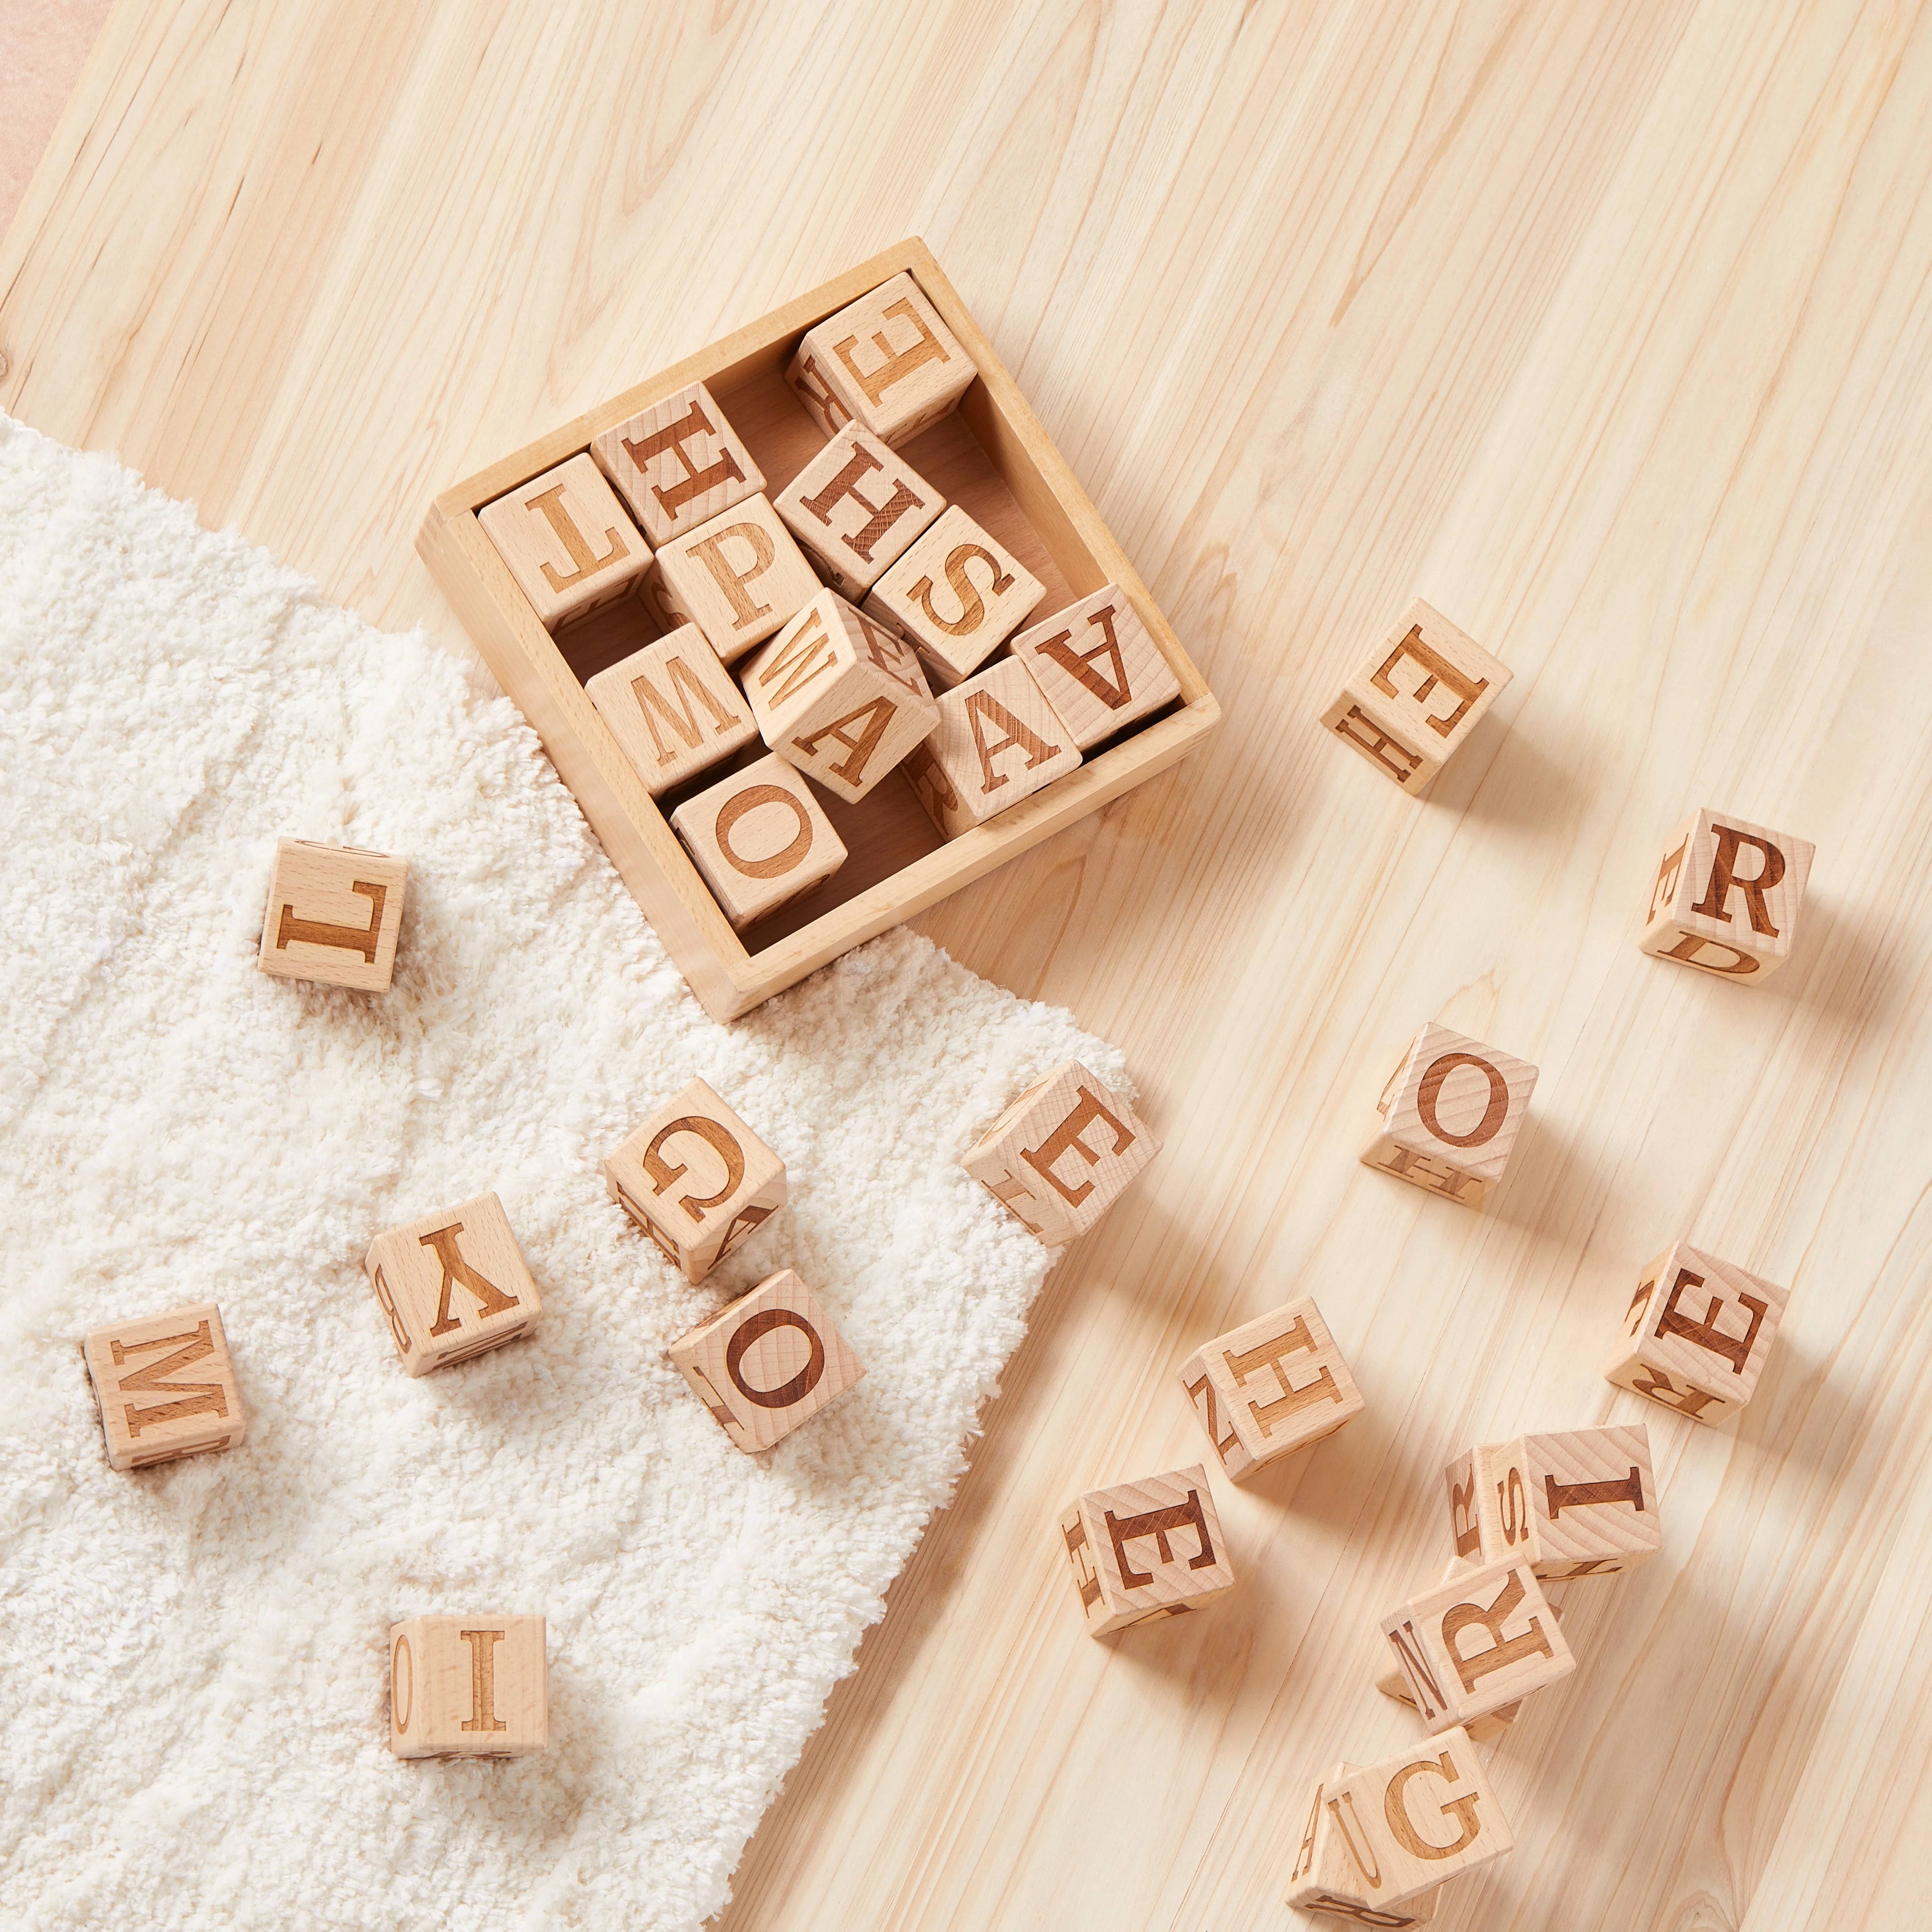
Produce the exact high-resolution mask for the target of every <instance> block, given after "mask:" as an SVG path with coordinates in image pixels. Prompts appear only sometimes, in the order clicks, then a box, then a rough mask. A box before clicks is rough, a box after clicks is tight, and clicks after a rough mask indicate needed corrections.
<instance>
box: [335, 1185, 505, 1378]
mask: <svg viewBox="0 0 1932 1932" xmlns="http://www.w3.org/2000/svg"><path fill="white" fill-rule="evenodd" d="M362 1267H363V1270H364V1272H365V1274H368V1277H369V1286H371V1288H372V1289H374V1291H375V1294H376V1301H377V1305H378V1306H379V1307H380V1308H381V1310H382V1311H383V1319H384V1320H385V1321H386V1322H388V1324H389V1339H390V1340H391V1341H392V1342H393V1343H395V1349H396V1353H397V1354H398V1355H400V1356H401V1358H402V1362H403V1367H404V1368H405V1369H407V1370H408V1371H409V1373H410V1374H411V1375H413V1376H426V1375H428V1373H430V1371H431V1370H432V1369H446V1368H448V1367H450V1366H451V1365H452V1364H453V1363H456V1362H466V1361H469V1358H471V1357H472V1355H482V1354H484V1353H485V1352H487V1351H488V1350H490V1349H499V1348H501V1347H502V1346H503V1344H504V1343H505V1342H514V1341H515V1340H517V1338H518V1337H520V1336H523V1335H527V1334H529V1331H530V1329H531V1328H532V1325H534V1323H535V1321H536V1319H537V1318H538V1316H540V1315H541V1314H542V1313H543V1302H542V1300H541V1298H540V1297H539V1296H538V1293H537V1286H536V1283H535V1282H533V1281H532V1280H531V1279H530V1273H529V1269H528V1268H526V1267H525V1266H524V1265H523V1250H521V1249H520V1248H519V1247H517V1238H516V1236H515V1235H514V1234H513V1233H511V1230H510V1217H508V1215H507V1214H505V1213H504V1212H503V1204H502V1202H500V1201H499V1200H498V1199H497V1198H496V1196H495V1195H493V1194H479V1195H478V1196H477V1197H476V1199H475V1200H473V1201H466V1202H463V1203H462V1205H460V1207H455V1208H446V1209H444V1210H443V1211H442V1212H441V1213H440V1214H425V1215H424V1216H423V1217H422V1219H421V1220H416V1221H410V1222H407V1223H404V1226H401V1227H400V1228H388V1229H384V1230H383V1232H382V1233H381V1234H380V1235H377V1237H376V1238H375V1239H374V1241H371V1243H370V1244H369V1251H368V1253H367V1254H366V1255H365V1256H363V1258H362Z"/></svg>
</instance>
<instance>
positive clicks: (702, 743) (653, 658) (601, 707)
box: [583, 624, 758, 798]
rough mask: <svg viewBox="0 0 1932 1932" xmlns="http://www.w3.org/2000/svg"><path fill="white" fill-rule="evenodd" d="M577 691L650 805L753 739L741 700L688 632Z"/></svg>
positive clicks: (695, 632) (696, 633)
mask: <svg viewBox="0 0 1932 1932" xmlns="http://www.w3.org/2000/svg"><path fill="white" fill-rule="evenodd" d="M583 688H584V689H585V690H586V691H588V692H589V694H590V701H591V703H593V704H594V705H595V706H596V707H597V709H598V712H599V713H600V714H601V716H602V718H603V719H604V723H605V724H607V725H609V726H610V732H611V735H612V736H613V737H614V738H615V739H616V740H617V742H618V743H619V745H622V747H623V748H624V754H625V757H628V759H629V760H630V761H631V763H632V764H634V766H636V767H637V775H638V776H639V777H640V778H642V779H643V781H644V788H645V790H647V791H648V792H649V793H650V795H651V796H652V797H653V798H661V796H663V795H664V793H666V792H667V791H669V790H671V789H672V787H674V786H676V785H680V784H683V782H684V781H685V779H687V778H694V777H695V776H696V775H697V773H698V772H701V771H703V770H704V769H706V766H710V765H715V764H718V763H721V761H722V760H724V759H726V758H728V757H730V755H731V754H732V753H733V752H734V751H742V749H743V748H744V747H745V745H748V744H750V743H751V741H752V740H753V739H754V738H756V737H757V735H758V727H757V722H756V721H755V720H754V718H752V715H751V707H750V706H748V704H746V703H745V698H744V694H743V693H742V691H739V688H738V687H737V685H736V684H735V683H734V682H733V681H732V678H731V674H730V672H728V671H727V670H726V669H725V668H724V666H723V665H722V664H720V663H719V662H718V653H717V652H715V651H714V650H713V649H712V648H711V646H710V645H709V643H707V642H706V640H705V636H704V633H703V631H700V629H699V628H697V625H695V624H684V625H679V628H677V629H676V630H675V631H673V632H672V633H671V634H670V636H669V637H660V638H658V640H657V641H656V642H655V643H649V644H646V646H644V647H643V649H642V650H640V651H633V652H631V655H629V656H628V657H627V658H624V659H622V661H620V662H619V663H616V664H612V665H610V667H609V668H608V669H607V670H600V671H599V672H598V673H597V674H596V676H595V677H593V678H592V679H590V680H589V682H587V683H586V685H584V687H583Z"/></svg>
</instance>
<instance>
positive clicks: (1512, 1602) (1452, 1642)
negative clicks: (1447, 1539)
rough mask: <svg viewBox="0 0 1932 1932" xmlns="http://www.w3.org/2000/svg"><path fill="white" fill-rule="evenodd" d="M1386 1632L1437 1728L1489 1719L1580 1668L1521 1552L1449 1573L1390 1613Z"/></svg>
mask: <svg viewBox="0 0 1932 1932" xmlns="http://www.w3.org/2000/svg"><path fill="white" fill-rule="evenodd" d="M1382 1636H1383V1637H1384V1639H1385V1640H1386V1641H1387V1643H1388V1647H1389V1649H1390V1651H1391V1652H1392V1653H1393V1656H1394V1662H1395V1664H1396V1665H1397V1667H1398V1668H1399V1669H1400V1670H1401V1671H1402V1673H1403V1676H1405V1677H1406V1679H1408V1682H1409V1689H1410V1692H1411V1694H1412V1697H1413V1700H1414V1702H1415V1708H1416V1709H1417V1711H1418V1712H1419V1713H1420V1714H1421V1718H1422V1721H1423V1723H1424V1724H1426V1725H1427V1727H1429V1729H1430V1730H1432V1731H1442V1730H1448V1729H1449V1728H1450V1727H1451V1726H1454V1725H1457V1724H1469V1723H1471V1722H1472V1721H1474V1720H1475V1719H1476V1718H1483V1717H1487V1716H1488V1715H1490V1713H1491V1712H1494V1711H1499V1710H1501V1709H1502V1708H1503V1706H1505V1705H1506V1704H1513V1703H1515V1702H1516V1701H1517V1700H1518V1699H1519V1698H1522V1697H1527V1696H1528V1695H1529V1694H1530V1693H1531V1692H1532V1691H1540V1690H1543V1689H1544V1688H1547V1686H1549V1685H1552V1684H1554V1683H1556V1682H1558V1681H1559V1679H1562V1678H1565V1677H1567V1676H1569V1674H1570V1673H1571V1671H1572V1670H1574V1669H1575V1668H1576V1667H1577V1661H1576V1658H1574V1656H1573V1655H1571V1649H1570V1646H1569V1645H1568V1643H1566V1642H1565V1640H1564V1636H1563V1633H1562V1631H1561V1630H1560V1629H1559V1628H1558V1627H1557V1622H1556V1618H1555V1616H1553V1615H1552V1613H1551V1612H1550V1604H1549V1601H1548V1600H1547V1598H1545V1597H1544V1594H1543V1586H1542V1585H1541V1583H1538V1580H1537V1578H1536V1574H1535V1571H1532V1569H1531V1568H1530V1567H1529V1564H1528V1562H1526V1561H1525V1560H1524V1559H1522V1558H1520V1557H1516V1558H1512V1559H1509V1560H1508V1561H1506V1562H1502V1563H1492V1564H1488V1565H1485V1566H1484V1567H1483V1568H1481V1569H1477V1570H1466V1571H1452V1572H1451V1574H1450V1576H1449V1577H1448V1580H1446V1581H1445V1582H1444V1583H1441V1584H1439V1585H1438V1586H1436V1589H1433V1590H1430V1591H1427V1592H1424V1594H1423V1595H1421V1596H1419V1597H1415V1598H1412V1599H1411V1600H1410V1601H1409V1602H1408V1603H1406V1604H1398V1605H1397V1607H1396V1608H1395V1609H1394V1610H1391V1611H1390V1612H1389V1613H1388V1615H1387V1616H1385V1617H1384V1618H1383V1619H1382Z"/></svg>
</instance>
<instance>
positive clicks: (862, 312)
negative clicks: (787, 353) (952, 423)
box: [785, 273, 980, 447]
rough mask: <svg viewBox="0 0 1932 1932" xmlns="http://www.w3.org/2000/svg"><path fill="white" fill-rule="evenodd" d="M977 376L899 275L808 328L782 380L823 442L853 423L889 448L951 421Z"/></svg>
mask: <svg viewBox="0 0 1932 1932" xmlns="http://www.w3.org/2000/svg"><path fill="white" fill-rule="evenodd" d="M979 373H980V372H979V371H978V370H977V369H976V368H974V365H973V363H972V361H971V358H970V357H969V356H968V355H967V353H966V352H965V350H964V349H962V347H960V345H959V339H958V338H956V336H955V335H953V332H952V331H951V330H950V329H948V328H947V326H946V325H945V323H943V322H942V321H941V320H940V319H939V313H938V311H937V310H936V309H935V308H934V307H933V306H932V303H930V302H928V301H927V300H926V296H925V294H924V292H923V291H922V290H921V289H920V287H919V284H917V283H916V281H913V278H912V277H911V276H910V275H907V274H904V273H901V274H899V275H895V276H893V277H892V279H891V280H890V281H886V282H882V283H880V285H879V286H878V287H877V288H875V289H873V290H869V291H868V293H865V294H864V295H862V296H860V297H859V299H858V300H857V301H856V302H852V303H849V304H848V305H847V306H846V307H845V308H841V310H840V311H838V314H836V315H832V316H828V317H826V319H825V320H824V321H823V322H821V323H817V325H816V326H814V327H813V328H811V329H808V330H807V331H806V332H805V335H804V338H803V339H802V341H800V342H799V346H798V350H797V353H796V354H795V355H794V356H793V358H792V360H791V364H790V367H789V368H787V370H786V371H785V380H786V381H787V383H790V386H791V388H792V392H793V394H794V395H796V397H797V398H798V399H799V402H800V404H802V405H803V407H804V409H805V413H806V414H807V415H808V416H810V417H811V419H812V421H813V422H814V423H816V424H817V425H818V427H819V428H820V429H821V430H823V431H824V433H825V434H826V435H827V436H836V435H837V434H838V432H839V431H841V429H843V428H844V427H845V426H846V425H847V423H850V422H858V423H860V424H862V425H864V426H865V428H867V429H868V430H870V431H871V432H872V434H874V436H876V437H878V438H879V439H880V440H881V441H882V442H884V443H890V444H892V445H893V446H895V447H896V446H898V445H899V444H900V443H904V442H906V441H907V440H908V439H909V438H910V437H915V436H916V435H918V434H919V431H921V430H923V429H929V428H932V425H934V424H935V423H936V422H938V421H939V419H941V417H942V416H950V415H951V413H953V410H954V408H955V407H956V406H957V404H958V403H959V398H961V397H962V395H965V392H967V390H968V389H970V388H971V386H972V383H973V379H974V377H975V376H977V374H979Z"/></svg>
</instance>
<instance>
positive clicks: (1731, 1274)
mask: <svg viewBox="0 0 1932 1932" xmlns="http://www.w3.org/2000/svg"><path fill="white" fill-rule="evenodd" d="M1790 1295H1791V1291H1790V1289H1784V1288H1780V1287H1779V1286H1778V1284H1777V1283H1775V1282H1772V1281H1766V1280H1765V1279H1764V1278H1763V1276H1761V1275H1755V1274H1749V1273H1748V1272H1747V1271H1745V1269H1743V1268H1739V1267H1737V1266H1736V1265H1734V1264H1733V1263H1732V1262H1725V1261H1720V1260H1719V1259H1718V1258H1717V1256H1715V1255H1709V1254H1706V1253H1704V1252H1703V1250H1701V1249H1698V1248H1694V1247H1691V1244H1690V1243H1689V1242H1688V1241H1678V1242H1675V1243H1673V1244H1672V1245H1671V1246H1670V1247H1668V1248H1667V1249H1665V1250H1664V1253H1662V1254H1661V1255H1659V1256H1658V1258H1657V1259H1656V1260H1655V1261H1654V1262H1652V1263H1651V1265H1650V1266H1649V1268H1646V1269H1645V1270H1644V1271H1643V1280H1641V1281H1640V1283H1638V1284H1637V1293H1636V1294H1635V1295H1634V1296H1632V1297H1631V1304H1630V1308H1629V1311H1628V1313H1627V1314H1626V1315H1625V1317H1624V1336H1625V1339H1624V1340H1623V1341H1622V1343H1620V1344H1619V1347H1618V1349H1617V1351H1616V1355H1615V1357H1614V1358H1613V1361H1611V1364H1610V1368H1609V1370H1607V1375H1608V1377H1609V1379H1610V1381H1612V1382H1614V1383H1616V1385H1617V1386H1618V1387H1619V1388H1627V1389H1631V1390H1633V1391H1635V1392H1636V1393H1637V1394H1639V1395H1643V1396H1648V1397H1649V1398H1650V1399H1651V1400H1652V1402H1658V1403H1662V1404H1663V1405H1664V1407H1665V1408H1666V1409H1676V1411H1677V1412H1678V1413H1679V1415H1688V1416H1689V1417H1691V1418H1692V1419H1693V1420H1694V1421H1698V1422H1712V1423H1715V1422H1718V1421H1722V1420H1723V1419H1724V1418H1725V1417H1727V1415H1730V1412H1732V1411H1733V1410H1734V1409H1742V1408H1743V1407H1744V1406H1745V1403H1748V1402H1749V1401H1750V1400H1751V1397H1752V1396H1753V1394H1755V1393H1756V1391H1757V1384H1758V1378H1759V1376H1761V1375H1762V1374H1763V1373H1764V1365H1765V1363H1766V1361H1767V1360H1768V1359H1769V1357H1770V1355H1771V1345H1772V1343H1773V1342H1774V1341H1775V1340H1776V1339H1777V1337H1778V1323H1779V1322H1780V1321H1781V1320H1782V1319H1784V1307H1785V1304H1786V1303H1787V1301H1789V1300H1790Z"/></svg>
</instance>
